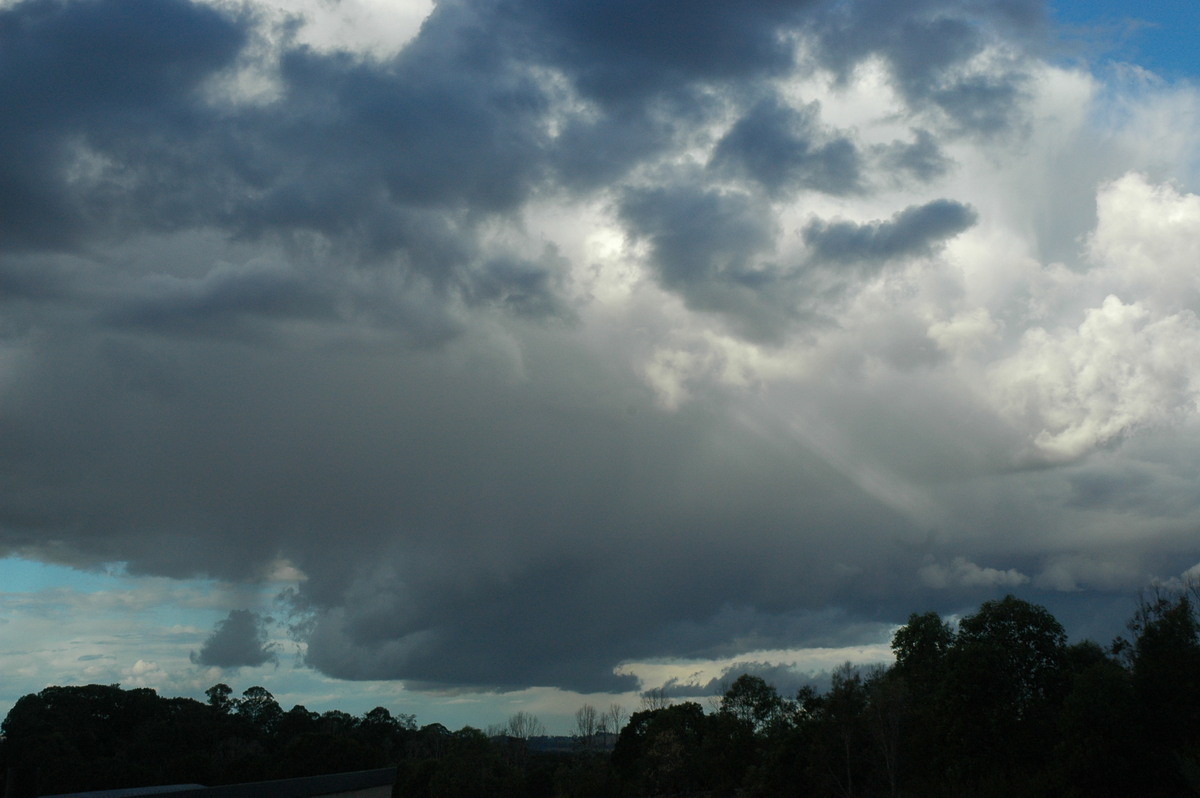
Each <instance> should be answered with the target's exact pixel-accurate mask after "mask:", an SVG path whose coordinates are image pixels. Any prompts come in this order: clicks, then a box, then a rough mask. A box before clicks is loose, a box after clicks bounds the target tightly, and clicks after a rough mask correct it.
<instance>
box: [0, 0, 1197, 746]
mask: <svg viewBox="0 0 1200 798" xmlns="http://www.w3.org/2000/svg"><path fill="white" fill-rule="evenodd" d="M1198 27H1200V12H1198V11H1197V6H1196V4H1195V3H1193V2H1182V1H1181V2H1162V3H1155V4H1152V5H1149V4H1138V5H1136V6H1135V5H1134V4H1132V3H1120V2H1105V3H1096V2H1089V3H1083V2H1058V3H1053V4H1051V5H1046V4H1044V3H1042V2H1038V0H1017V1H1014V0H1004V1H1003V2H999V1H998V0H996V1H993V0H960V1H959V2H946V1H945V0H918V1H917V2H910V3H903V4H898V3H892V2H888V1H887V0H748V2H743V3H738V4H729V3H724V2H715V1H713V2H710V1H709V0H702V1H701V2H693V3H688V4H673V3H665V2H652V3H644V2H632V1H631V0H615V1H614V0H603V2H601V0H558V2H553V3H549V2H538V1H535V0H476V1H475V2H458V1H457V0H440V2H438V3H436V4H431V3H428V2H416V1H415V0H414V2H389V3H383V2H377V1H376V0H340V2H333V1H331V0H295V2H282V0H281V1H280V2H274V3H267V2H247V3H236V4H229V3H223V2H188V0H68V1H65V2H59V1H58V0H24V1H23V2H11V0H10V1H9V2H4V3H0V107H3V108H5V109H6V111H5V113H4V114H3V115H2V116H0V556H2V557H3V559H0V606H2V609H0V711H4V712H6V711H7V709H8V708H9V707H11V705H12V703H13V702H15V700H16V699H17V698H19V697H20V696H21V695H23V694H26V693H29V692H35V691H37V690H40V689H41V688H43V687H45V686H46V685H49V684H86V683H92V682H98V683H104V684H111V683H120V684H122V685H123V686H126V687H135V686H148V687H153V688H155V689H156V690H158V691H159V692H160V693H163V694H166V695H189V696H193V697H202V696H203V691H204V690H205V689H207V688H208V687H209V686H211V685H213V684H216V683H218V682H225V683H228V684H229V685H231V686H232V687H233V688H234V690H235V692H241V691H242V690H244V689H245V688H247V687H249V686H251V685H256V684H257V685H262V686H265V687H266V688H267V689H268V690H270V691H271V692H272V693H273V694H274V695H275V696H276V698H277V700H279V701H280V703H281V704H282V705H283V706H284V707H285V708H289V707H290V706H292V705H293V704H297V703H299V704H303V705H305V706H307V707H308V708H309V709H312V710H316V711H325V710H328V709H334V708H337V709H343V710H346V711H350V712H356V713H361V712H364V711H366V710H368V709H370V708H372V707H374V706H380V705H382V706H386V707H388V708H389V709H391V710H392V711H394V712H411V713H413V714H415V715H416V716H417V721H418V723H430V722H435V721H436V722H441V723H444V724H446V725H447V726H449V727H451V728H458V727H461V726H463V725H466V724H471V725H474V726H478V727H485V726H487V725H489V724H492V723H499V722H502V721H503V720H504V719H505V718H506V717H507V716H508V715H509V714H510V713H512V712H515V711H518V710H522V711H529V712H533V713H535V714H538V715H539V717H541V718H542V719H543V720H544V722H546V725H547V726H548V728H549V729H550V730H551V731H552V732H558V733H566V732H567V731H569V728H570V726H569V724H570V716H571V714H572V713H573V712H574V710H575V709H576V708H578V706H580V705H581V704H582V703H583V702H585V701H586V702H590V703H593V704H595V705H597V706H601V707H606V706H608V705H609V704H610V703H611V702H617V703H622V704H623V705H624V706H625V707H626V708H627V710H633V709H637V708H638V700H639V699H638V696H639V693H640V692H641V691H644V690H649V689H658V688H665V689H666V690H667V691H668V692H669V693H670V694H671V695H672V696H675V697H679V698H696V699H698V700H704V699H705V697H710V696H712V695H713V694H714V692H718V691H719V690H720V686H721V685H722V684H723V683H727V682H729V681H731V680H732V678H735V677H736V675H738V674H740V673H741V672H744V671H749V672H754V673H758V674H761V675H764V677H768V678H769V679H770V680H771V681H772V682H773V683H774V684H776V685H777V686H779V687H780V689H781V690H782V691H784V692H785V693H786V692H790V691H792V690H794V689H795V688H796V687H798V686H800V685H802V684H805V683H808V682H815V683H818V684H819V683H820V682H821V680H822V679H823V678H827V675H828V673H829V671H830V670H831V669H832V668H834V667H836V666H837V665H838V664H839V663H841V662H845V661H848V660H849V661H853V662H856V663H861V664H864V665H869V664H871V663H886V662H887V661H888V659H889V657H890V650H889V647H888V642H889V640H890V636H891V634H892V633H893V631H894V630H895V629H896V628H897V626H899V625H900V624H903V623H904V622H905V620H906V619H907V617H908V616H909V614H910V613H914V612H924V611H927V610H934V611H937V612H939V613H941V614H942V615H943V616H944V617H947V618H950V619H953V618H955V617H960V616H961V615H963V614H965V613H968V612H970V611H972V610H973V609H974V608H976V607H978V605H979V604H980V603H981V602H982V601H985V600H987V599H991V598H996V597H999V596H1003V595H1004V594H1006V593H1014V594H1016V595H1018V596H1020V597H1022V598H1025V599H1028V600H1030V601H1034V602H1037V603H1040V604H1043V605H1045V606H1046V607H1047V608H1049V609H1050V610H1051V611H1052V612H1053V613H1054V614H1055V615H1056V616H1057V617H1058V618H1059V619H1060V620H1061V621H1062V622H1063V624H1064V626H1065V627H1066V629H1067V631H1068V633H1069V634H1070V636H1071V637H1072V639H1074V640H1080V639H1084V638H1091V639H1095V640H1097V641H1098V642H1101V643H1108V642H1109V641H1111V640H1112V638H1113V636H1115V635H1116V634H1119V633H1121V632H1122V631H1123V628H1124V624H1125V622H1126V621H1127V620H1128V619H1129V617H1131V616H1132V614H1133V611H1134V610H1135V608H1136V603H1137V599H1138V595H1139V591H1141V590H1143V589H1146V588H1147V587H1148V586H1151V585H1154V584H1160V585H1161V584H1166V585H1172V584H1179V583H1181V582H1182V581H1184V580H1187V579H1190V578H1197V577H1200V493H1198V492H1197V491H1196V489H1195V486H1196V484H1197V480H1198V478H1200V321H1198V320H1197V317H1196V312H1197V309H1198V308H1200V272H1197V268H1198V266H1197V264H1200V196H1198V194H1200V146H1198V143H1200V137H1198V136H1197V133H1196V131H1197V130H1200V94H1198V91H1197V77H1198V76H1200V64H1198V63H1197V62H1196V60H1195V57H1194V55H1192V51H1194V47H1190V45H1191V43H1193V42H1194V41H1195V36H1196V34H1197V32H1198V31H1197V28H1198Z"/></svg>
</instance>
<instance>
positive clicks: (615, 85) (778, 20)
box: [502, 0, 817, 106]
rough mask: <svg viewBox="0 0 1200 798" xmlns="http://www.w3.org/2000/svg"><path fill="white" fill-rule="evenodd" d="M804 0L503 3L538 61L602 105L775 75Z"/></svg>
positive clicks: (787, 60)
mask: <svg viewBox="0 0 1200 798" xmlns="http://www.w3.org/2000/svg"><path fill="white" fill-rule="evenodd" d="M816 4H817V3H815V2H811V1H810V0H753V1H752V2H746V3H740V4H738V5H737V6H731V5H729V4H728V3H723V2H721V1H720V0H700V1H699V2H694V3H688V4H686V5H680V4H678V3H670V2H651V3H644V2H638V0H616V1H615V2H614V1H613V0H565V2H559V3H540V2H517V1H516V0H512V1H510V2H505V3H503V4H502V7H503V9H504V11H505V13H506V15H512V16H514V17H518V18H520V19H521V20H522V21H523V23H524V24H525V25H528V26H529V27H530V28H532V29H533V32H534V33H536V34H537V35H538V36H539V39H538V40H537V41H536V43H535V44H534V45H533V46H535V47H537V48H538V49H539V51H540V55H541V56H542V57H543V58H546V59H547V60H549V61H551V62H552V63H554V64H555V65H556V66H558V67H559V68H562V69H564V70H565V71H566V72H567V74H569V75H570V76H571V77H572V78H573V79H574V82H575V84H576V85H577V86H578V87H579V89H580V91H582V92H583V93H584V94H585V95H586V96H588V97H590V98H593V99H595V100H597V101H598V102H600V103H602V104H604V105H607V106H613V105H623V104H627V103H629V102H631V101H642V100H644V99H646V98H647V97H649V96H653V95H664V94H665V95H676V96H678V95H679V93H680V92H686V91H688V90H690V89H691V88H692V87H693V84H695V83H721V82H727V81H735V80H739V79H747V78H755V79H757V78H760V77H762V76H769V75H777V74H782V73H783V71H784V70H786V69H787V68H788V67H789V66H791V65H792V63H793V61H794V57H795V55H794V51H793V44H792V42H791V41H789V39H788V37H787V36H786V35H783V34H786V32H787V31H788V30H791V29H795V28H796V27H797V26H798V25H799V23H800V22H802V21H803V19H804V13H805V12H806V11H807V10H808V9H809V8H811V7H812V6H814V5H816Z"/></svg>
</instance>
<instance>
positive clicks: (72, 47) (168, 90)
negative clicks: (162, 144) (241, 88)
mask: <svg viewBox="0 0 1200 798" xmlns="http://www.w3.org/2000/svg"><path fill="white" fill-rule="evenodd" d="M245 38H246V33H245V30H244V28H243V26H242V25H241V24H239V23H238V22H237V21H236V20H233V19H230V18H228V17H226V16H223V15H222V14H220V13H218V12H216V11H214V10H212V9H210V8H207V7H204V6H197V5H193V4H191V3H188V2H184V1H183V0H164V2H153V1H152V0H130V2H127V3H100V2H97V3H64V2H58V1H57V0H29V1H28V2H24V3H20V4H17V5H15V6H9V7H7V8H5V9H3V10H0V107H3V108H4V109H5V112H4V115H3V118H2V119H0V248H3V249H12V248H14V247H17V248H23V247H39V248H52V249H60V248H67V247H69V246H71V245H72V244H75V243H78V242H79V240H80V238H81V236H83V235H84V234H85V231H87V230H88V229H91V228H93V224H92V221H93V220H92V219H91V218H90V215H89V211H90V210H92V209H91V208H90V207H89V205H90V203H89V202H87V201H86V200H81V198H80V197H78V196H76V195H75V193H74V192H73V191H72V189H71V187H70V185H68V180H67V178H66V175H64V172H65V171H67V166H68V164H67V163H65V161H66V159H67V154H66V150H67V149H68V145H69V144H70V143H71V140H74V141H83V142H91V141H96V142H113V141H115V140H116V141H119V140H121V139H126V138H127V137H128V136H129V134H131V133H132V132H134V131H135V130H141V131H142V132H144V133H150V134H154V133H157V134H160V135H163V136H171V137H175V136H176V135H180V136H183V137H187V136H189V135H190V134H191V133H192V132H193V130H194V127H195V125H196V123H197V120H195V119H194V118H193V116H192V113H191V111H192V108H193V106H194V103H195V98H196V93H197V90H198V88H199V86H200V84H201V82H202V81H203V80H204V79H205V78H207V77H209V76H210V75H211V74H212V73H213V72H214V71H216V70H218V69H220V68H222V67H224V66H227V65H228V64H229V63H230V62H231V61H232V59H233V58H234V57H235V56H236V55H237V53H238V51H239V50H240V49H241V47H242V45H243V44H244V42H245ZM101 146H102V144H101ZM122 146H123V145H122Z"/></svg>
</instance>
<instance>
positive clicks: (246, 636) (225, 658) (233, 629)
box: [192, 610, 275, 668]
mask: <svg viewBox="0 0 1200 798" xmlns="http://www.w3.org/2000/svg"><path fill="white" fill-rule="evenodd" d="M269 621H270V619H268V618H262V617H260V616H259V615H258V613H255V612H252V611H250V610H230V611H229V615H228V616H226V617H225V619H224V620H222V621H218V622H217V627H216V629H214V630H213V633H212V634H211V635H209V637H208V639H207V640H205V641H204V645H202V646H201V647H200V652H199V653H196V652H192V661H193V662H196V663H198V664H200V665H214V666H216V667H218V668H241V667H255V666H257V665H263V664H266V663H267V662H271V661H273V660H274V659H275V651H274V649H275V646H274V644H272V643H269V642H267V633H266V624H267V623H268V622H269Z"/></svg>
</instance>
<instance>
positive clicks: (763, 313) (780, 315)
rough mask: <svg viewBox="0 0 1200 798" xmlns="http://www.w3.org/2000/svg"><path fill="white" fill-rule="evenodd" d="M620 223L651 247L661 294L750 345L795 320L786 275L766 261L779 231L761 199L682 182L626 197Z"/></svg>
mask: <svg viewBox="0 0 1200 798" xmlns="http://www.w3.org/2000/svg"><path fill="white" fill-rule="evenodd" d="M620 215H621V219H622V220H623V221H624V222H625V224H626V227H627V229H629V230H630V232H632V233H633V234H634V235H635V236H637V237H638V238H640V239H643V240H645V241H646V242H647V243H648V244H649V246H650V265H651V267H652V268H653V269H654V272H655V274H656V275H657V277H658V280H659V282H660V283H661V284H662V286H663V287H664V288H667V289H669V290H672V291H675V292H676V293H678V294H679V295H680V296H681V297H682V298H683V299H684V300H685V301H686V302H687V304H688V305H689V306H690V307H692V308H694V309H696V310H704V311H711V312H715V313H720V314H723V315H724V316H726V317H727V318H729V319H730V320H731V321H732V322H733V323H734V325H735V326H736V327H737V328H738V330H739V332H741V333H742V334H744V335H747V336H749V337H753V338H771V337H774V336H775V335H777V334H778V333H779V331H780V330H781V329H782V327H783V326H784V325H785V324H786V323H787V321H788V319H789V318H790V317H791V314H792V312H793V311H792V310H791V308H790V307H789V306H788V302H787V297H786V294H787V293H788V292H787V291H786V290H782V291H781V290H780V289H781V279H782V278H781V274H780V273H779V271H778V269H777V268H776V267H775V266H774V265H773V264H771V263H770V262H769V261H765V260H764V257H765V256H766V255H769V254H770V252H771V250H772V249H773V248H774V246H775V236H776V233H777V231H776V225H775V222H774V219H773V216H772V214H771V212H770V210H769V205H768V204H767V203H766V201H764V200H763V199H761V198H759V197H757V196H755V195H753V194H749V193H746V192H742V191H730V190H721V189H715V188H710V187H708V186H706V185H704V184H702V183H694V182H688V181H684V182H682V183H680V184H678V185H672V186H668V187H661V188H659V187H656V188H639V189H631V190H629V191H627V192H626V193H625V194H624V196H623V197H622V198H621V202H620Z"/></svg>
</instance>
